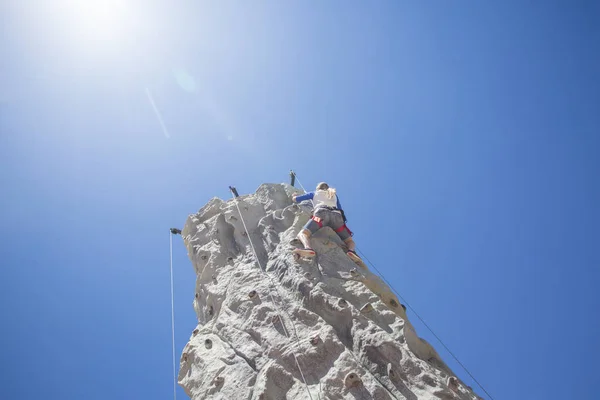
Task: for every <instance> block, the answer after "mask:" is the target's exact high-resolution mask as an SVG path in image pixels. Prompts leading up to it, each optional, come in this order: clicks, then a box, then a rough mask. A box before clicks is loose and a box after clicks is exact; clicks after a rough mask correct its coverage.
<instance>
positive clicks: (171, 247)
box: [169, 229, 181, 400]
mask: <svg viewBox="0 0 600 400" xmlns="http://www.w3.org/2000/svg"><path fill="white" fill-rule="evenodd" d="M179 233H181V231H179ZM174 234H175V233H174V232H173V229H171V230H170V232H169V250H170V251H169V253H170V259H171V264H170V265H171V345H172V350H173V399H174V400H177V372H176V371H177V370H176V369H175V306H174V304H175V300H174V298H173V235H174Z"/></svg>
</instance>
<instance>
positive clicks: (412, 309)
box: [290, 171, 494, 400]
mask: <svg viewBox="0 0 600 400" xmlns="http://www.w3.org/2000/svg"><path fill="white" fill-rule="evenodd" d="M290 173H291V174H292V173H293V176H294V177H295V180H296V181H297V182H298V185H300V187H301V188H302V190H303V191H304V192H305V193H308V192H306V189H305V188H304V186H303V185H302V183H301V182H300V179H298V175H297V174H296V173H295V172H294V171H291V172H290ZM311 202H312V200H311ZM313 206H314V203H313ZM356 250H357V251H358V253H360V255H361V257H362V258H364V259H365V260H367V262H368V263H369V264H370V265H371V266H372V267H373V269H374V270H375V271H376V272H377V273H378V274H379V276H380V277H381V278H382V279H383V281H384V282H385V283H386V284H387V285H388V286H389V287H390V288H391V289H392V290H393V291H394V293H395V294H396V296H398V297H399V298H400V300H402V301H403V303H404V304H406V306H407V307H408V308H410V309H411V311H412V312H413V313H415V315H416V316H417V318H419V320H420V321H421V322H422V323H423V325H425V327H426V328H427V329H428V330H429V332H431V334H432V335H433V336H434V337H435V338H436V339H437V340H438V342H440V343H441V345H442V346H443V347H444V348H445V349H446V351H448V353H449V354H450V355H451V356H452V358H454V360H455V361H456V362H457V363H458V365H460V366H461V368H462V369H463V370H464V371H465V372H466V373H467V374H468V375H469V376H470V377H471V379H473V381H474V382H475V383H476V384H477V385H478V386H479V387H480V388H481V390H483V391H484V392H485V394H487V395H488V397H489V398H490V400H494V398H493V397H492V395H491V394H490V393H489V392H488V391H487V390H486V389H485V387H483V385H482V384H481V383H479V381H478V380H477V379H476V378H475V377H474V376H473V374H471V372H470V371H469V370H468V369H467V367H465V365H464V364H463V363H462V362H461V361H460V360H459V359H458V357H457V356H455V355H454V353H453V352H452V351H451V350H450V348H449V347H448V346H446V344H445V343H444V342H443V341H442V339H441V338H440V337H439V336H438V335H437V334H436V333H435V332H434V331H433V329H432V328H431V327H429V325H428V324H427V323H426V322H425V320H424V319H423V318H421V316H420V315H419V313H417V310H415V309H414V308H413V307H412V306H411V305H410V304H409V303H408V301H406V299H405V298H404V297H402V296H401V295H400V293H398V291H397V290H396V288H394V286H392V284H391V283H390V282H389V281H388V280H387V279H386V278H385V276H384V275H383V273H382V272H381V271H379V269H377V267H376V266H375V264H373V263H372V262H371V260H369V258H368V257H367V256H366V254H365V253H364V252H362V251H361V250H360V249H359V248H358V247H356Z"/></svg>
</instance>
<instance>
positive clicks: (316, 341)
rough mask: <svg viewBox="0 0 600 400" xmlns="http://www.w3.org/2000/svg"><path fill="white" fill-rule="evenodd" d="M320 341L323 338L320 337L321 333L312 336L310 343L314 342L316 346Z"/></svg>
mask: <svg viewBox="0 0 600 400" xmlns="http://www.w3.org/2000/svg"><path fill="white" fill-rule="evenodd" d="M320 341H321V338H320V337H319V335H315V336H313V337H311V338H310V344H312V345H313V346H316V345H317V344H319V342H320Z"/></svg>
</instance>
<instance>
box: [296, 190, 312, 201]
mask: <svg viewBox="0 0 600 400" xmlns="http://www.w3.org/2000/svg"><path fill="white" fill-rule="evenodd" d="M314 195H315V194H314V193H313V192H310V193H306V194H303V195H302V196H292V201H295V202H296V203H300V202H301V201H304V200H312V199H313V197H314Z"/></svg>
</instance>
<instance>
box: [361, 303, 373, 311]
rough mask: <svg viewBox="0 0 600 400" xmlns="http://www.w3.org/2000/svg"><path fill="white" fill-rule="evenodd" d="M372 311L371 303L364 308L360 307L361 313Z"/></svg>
mask: <svg viewBox="0 0 600 400" xmlns="http://www.w3.org/2000/svg"><path fill="white" fill-rule="evenodd" d="M371 311H373V305H371V303H367V304H365V305H364V306H362V308H361V309H360V312H361V313H368V312H371Z"/></svg>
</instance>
